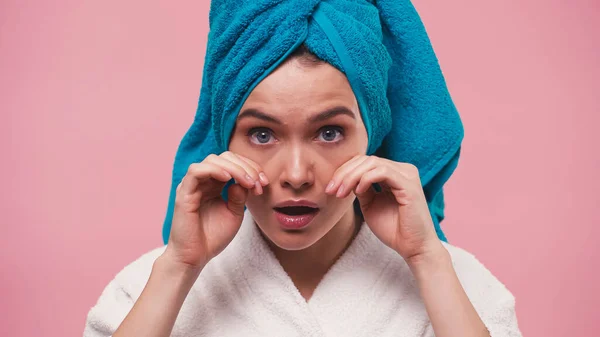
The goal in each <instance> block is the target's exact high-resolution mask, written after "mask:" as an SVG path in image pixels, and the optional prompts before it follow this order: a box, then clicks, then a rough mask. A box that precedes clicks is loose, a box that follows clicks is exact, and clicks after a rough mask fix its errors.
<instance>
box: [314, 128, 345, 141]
mask: <svg viewBox="0 0 600 337" xmlns="http://www.w3.org/2000/svg"><path fill="white" fill-rule="evenodd" d="M343 135H344V133H343V129H342V128H340V127H337V126H326V127H324V128H322V129H321V130H320V132H319V136H320V137H321V139H322V140H323V141H325V142H329V143H332V142H337V141H339V140H338V139H337V138H336V136H343Z"/></svg>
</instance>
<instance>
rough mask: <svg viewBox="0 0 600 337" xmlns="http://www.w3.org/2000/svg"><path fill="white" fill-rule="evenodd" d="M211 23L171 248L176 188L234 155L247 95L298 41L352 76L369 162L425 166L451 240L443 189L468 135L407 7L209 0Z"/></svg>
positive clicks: (404, 3)
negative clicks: (208, 161) (205, 164)
mask: <svg viewBox="0 0 600 337" xmlns="http://www.w3.org/2000/svg"><path fill="white" fill-rule="evenodd" d="M209 21H210V33H209V36H208V45H207V50H206V57H205V63H204V73H203V78H202V88H201V91H200V99H199V102H198V108H197V111H196V115H195V118H194V121H193V123H192V125H191V126H190V128H189V129H188V131H187V133H186V134H185V135H184V137H183V139H182V140H181V143H180V145H179V147H178V150H177V153H176V156H175V162H174V166H173V172H172V182H171V193H170V195H169V202H168V207H167V214H166V217H165V221H164V226H163V240H164V242H165V243H166V242H167V241H168V236H169V233H170V230H171V219H172V217H173V208H174V201H175V190H176V188H177V185H178V184H179V183H180V181H181V179H183V177H184V176H185V174H186V172H187V169H188V167H189V165H190V164H192V163H195V162H201V161H202V160H204V158H205V157H206V156H208V155H209V154H211V153H214V154H220V153H222V152H223V151H226V150H227V149H228V144H229V140H230V136H231V133H232V130H233V127H234V125H235V119H236V117H237V115H238V113H239V110H240V108H241V106H242V105H243V103H244V101H245V99H246V98H247V96H248V95H249V94H250V92H251V91H252V89H253V88H254V87H255V86H256V85H257V84H258V83H259V82H260V81H261V80H262V79H263V78H264V77H266V76H267V75H268V74H270V73H271V72H272V71H273V70H274V69H275V68H276V67H277V66H278V65H279V64H280V63H281V62H282V61H283V60H284V59H285V58H286V57H287V56H288V55H289V54H290V53H291V52H292V51H293V50H294V49H295V48H297V47H298V46H299V45H300V44H302V43H304V44H305V45H306V46H307V47H308V49H309V50H310V51H311V52H313V53H314V54H316V55H317V56H318V57H319V58H321V59H322V60H324V61H326V62H328V63H330V64H332V65H333V66H335V67H336V68H337V69H339V70H340V71H342V72H343V73H344V74H346V76H347V78H348V80H349V82H350V85H351V87H352V90H353V92H354V94H355V96H356V98H357V101H358V104H359V108H360V112H361V116H362V119H363V121H364V123H365V127H366V130H367V134H368V138H369V146H368V152H367V154H368V155H377V156H380V157H384V158H388V159H391V160H395V161H398V162H407V163H411V164H414V165H415V166H417V167H418V168H419V173H420V176H421V181H422V184H423V189H424V191H425V195H426V197H427V201H428V205H429V210H430V212H431V215H432V218H433V221H434V225H435V227H436V231H437V234H438V237H439V238H440V239H441V240H442V241H447V239H446V237H445V235H444V232H443V231H442V229H441V227H440V222H441V221H442V220H443V219H444V195H443V185H444V183H445V182H446V181H447V180H448V178H449V177H450V175H451V174H452V173H453V171H454V169H455V168H456V166H457V163H458V158H459V155H460V148H461V142H462V139H463V136H464V131H463V125H462V122H461V119H460V116H459V114H458V112H457V110H456V108H455V106H454V104H453V102H452V99H451V97H450V94H449V93H448V90H447V87H446V83H445V80H444V77H443V75H442V72H441V70H440V67H439V64H438V61H437V58H436V56H435V53H434V51H433V48H432V46H431V43H430V41H429V38H428V36H427V33H426V31H425V28H424V27H423V24H422V22H421V19H420V17H419V15H418V14H417V12H416V11H415V9H414V7H413V5H412V3H411V2H410V1H409V0H372V1H367V0H253V1H240V0H213V1H212V3H211V9H210V14H209ZM230 183H231V182H230ZM226 190H227V189H226V188H225V189H224V191H223V196H224V197H225V198H226Z"/></svg>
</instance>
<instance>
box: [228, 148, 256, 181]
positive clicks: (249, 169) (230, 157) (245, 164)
mask: <svg viewBox="0 0 600 337" xmlns="http://www.w3.org/2000/svg"><path fill="white" fill-rule="evenodd" d="M219 157H220V158H225V159H227V160H229V161H231V162H233V163H236V164H237V165H239V166H241V167H242V168H244V170H246V172H247V173H248V174H249V175H250V176H251V177H252V179H254V181H256V180H259V178H260V177H259V176H258V173H259V170H257V168H256V167H255V166H254V165H251V164H249V163H248V162H247V161H245V160H243V159H241V158H240V157H239V156H238V155H236V154H235V153H233V152H231V151H225V152H223V153H221V154H220V155H219Z"/></svg>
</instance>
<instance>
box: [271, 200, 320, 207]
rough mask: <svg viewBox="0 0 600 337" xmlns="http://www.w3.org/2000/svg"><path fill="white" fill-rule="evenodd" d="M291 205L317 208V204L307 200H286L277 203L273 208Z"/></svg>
mask: <svg viewBox="0 0 600 337" xmlns="http://www.w3.org/2000/svg"><path fill="white" fill-rule="evenodd" d="M293 206H296V207H298V206H306V207H312V208H319V205H317V204H316V203H314V202H312V201H309V200H286V201H283V202H280V203H277V204H276V205H275V206H274V208H278V207H293Z"/></svg>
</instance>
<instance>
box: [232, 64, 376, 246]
mask: <svg viewBox="0 0 600 337" xmlns="http://www.w3.org/2000/svg"><path fill="white" fill-rule="evenodd" d="M367 143H368V138H367V132H366V129H365V127H364V124H363V121H362V119H361V116H360V111H359V108H358V103H357V101H356V97H355V96H354V93H353V92H352V88H351V87H350V84H349V82H348V80H347V78H346V76H345V75H344V74H343V73H342V72H340V71H339V70H337V69H336V68H335V67H333V66H331V65H330V64H328V63H326V62H320V61H318V60H315V59H314V58H312V59H311V57H310V56H309V58H306V57H294V56H293V55H292V57H291V58H289V59H288V60H286V61H285V62H284V63H282V64H281V65H280V66H279V67H278V68H277V69H276V70H275V71H273V72H272V73H271V74H270V75H269V76H267V77H266V78H265V79H264V80H262V81H261V82H260V83H259V84H258V85H257V86H256V87H255V88H254V90H253V91H252V92H251V93H250V95H249V96H248V98H247V100H246V101H245V103H244V105H243V106H242V108H241V110H240V113H239V115H238V117H237V121H236V125H235V129H234V131H233V133H232V137H231V141H230V144H229V150H230V151H232V152H234V153H238V154H240V155H243V156H245V157H247V158H249V159H251V160H253V161H255V162H257V163H258V164H259V165H260V166H261V167H262V169H263V170H264V172H265V174H266V175H267V177H268V179H269V181H270V183H269V184H268V185H267V186H265V187H264V193H263V194H262V195H258V196H257V195H254V194H253V193H249V194H248V200H247V202H246V206H247V207H248V209H249V210H250V212H251V213H252V215H253V218H254V219H255V221H256V223H257V225H258V226H259V227H260V229H261V231H262V232H263V234H264V235H265V236H266V237H268V239H269V240H270V241H271V242H273V243H274V244H276V245H277V246H279V247H280V248H282V249H286V250H300V249H304V248H307V247H309V246H311V245H313V244H314V243H315V242H317V241H318V240H319V239H321V238H322V237H323V236H324V235H325V234H327V233H328V232H329V231H330V230H331V229H332V228H334V226H336V224H338V223H340V220H341V219H342V218H348V217H352V218H353V216H352V214H353V212H354V209H353V206H352V204H353V201H354V199H355V198H356V197H355V195H354V194H352V193H351V194H350V195H349V196H348V197H346V198H344V199H339V198H337V197H335V195H333V196H331V195H327V194H325V188H326V186H327V184H328V183H329V181H330V180H331V178H332V177H333V174H334V172H335V171H336V169H337V168H338V167H340V166H341V165H342V164H343V163H345V162H346V161H348V160H349V159H351V158H352V157H354V156H355V155H358V154H365V153H366V151H367V145H368V144H367ZM289 200H306V201H309V202H312V203H314V204H315V205H316V206H317V207H318V211H317V212H316V213H315V214H314V215H313V218H312V220H311V221H310V223H309V224H308V225H306V226H304V227H303V228H301V229H289V227H286V226H285V225H282V223H281V221H282V220H281V217H280V216H281V214H279V215H280V216H278V212H277V211H276V207H277V205H278V204H279V203H281V202H285V201H289Z"/></svg>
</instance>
